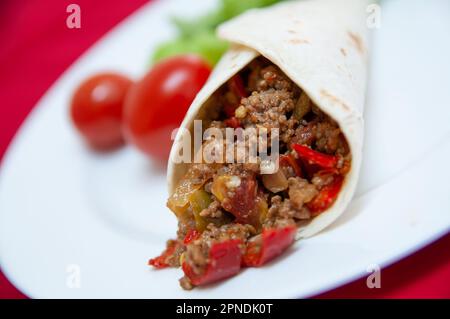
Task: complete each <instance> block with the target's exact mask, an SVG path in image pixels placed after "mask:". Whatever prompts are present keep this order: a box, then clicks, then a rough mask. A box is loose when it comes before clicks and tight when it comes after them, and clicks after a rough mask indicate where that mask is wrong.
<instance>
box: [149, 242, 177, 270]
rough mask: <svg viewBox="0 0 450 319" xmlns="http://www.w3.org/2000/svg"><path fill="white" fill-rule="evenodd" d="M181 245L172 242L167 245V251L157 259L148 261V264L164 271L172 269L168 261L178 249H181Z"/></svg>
mask: <svg viewBox="0 0 450 319" xmlns="http://www.w3.org/2000/svg"><path fill="white" fill-rule="evenodd" d="M179 245H180V244H179V243H178V241H176V240H170V241H169V242H168V244H167V247H166V249H165V250H164V251H163V253H162V254H161V255H160V256H158V257H155V258H152V259H150V260H149V261H148V264H149V265H150V266H153V267H155V268H157V269H163V268H167V267H170V265H169V263H168V259H169V258H170V257H172V256H173V254H174V253H175V251H176V249H177V248H178V247H179Z"/></svg>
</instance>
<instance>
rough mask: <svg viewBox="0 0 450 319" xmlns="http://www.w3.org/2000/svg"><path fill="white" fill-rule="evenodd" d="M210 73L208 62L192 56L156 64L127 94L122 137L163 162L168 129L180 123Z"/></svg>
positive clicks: (168, 139)
mask: <svg viewBox="0 0 450 319" xmlns="http://www.w3.org/2000/svg"><path fill="white" fill-rule="evenodd" d="M210 73H211V68H210V67H209V65H208V64H207V63H206V62H204V61H203V60H202V59H201V58H200V57H197V56H195V55H183V56H175V57H171V58H167V59H165V60H163V61H161V62H160V63H158V64H156V65H155V66H154V67H153V68H152V69H151V70H150V71H149V72H148V73H147V75H146V76H145V77H144V78H143V79H142V80H141V81H139V82H138V83H136V84H135V85H133V86H132V87H131V89H130V92H129V94H128V95H127V98H126V101H125V109H124V133H125V138H126V140H127V141H128V142H130V143H133V144H134V145H136V146H137V147H138V148H139V149H140V150H141V151H143V152H144V153H146V154H148V155H150V156H152V157H156V158H158V159H160V160H163V161H166V160H167V158H168V155H169V152H170V147H171V145H172V140H171V134H172V131H173V130H174V129H175V128H177V127H179V125H180V124H181V121H182V120H183V118H184V116H185V114H186V111H187V110H188V108H189V106H190V105H191V103H192V101H193V100H194V98H195V96H196V95H197V93H198V91H200V89H201V88H202V87H203V85H204V84H205V82H206V80H207V79H208V77H209V74H210Z"/></svg>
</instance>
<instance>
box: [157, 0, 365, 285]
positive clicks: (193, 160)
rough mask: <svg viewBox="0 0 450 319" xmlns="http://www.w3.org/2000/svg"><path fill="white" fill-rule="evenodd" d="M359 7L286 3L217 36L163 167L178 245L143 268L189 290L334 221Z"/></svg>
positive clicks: (354, 116) (355, 82) (353, 155)
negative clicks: (213, 61) (161, 271)
mask: <svg viewBox="0 0 450 319" xmlns="http://www.w3.org/2000/svg"><path fill="white" fill-rule="evenodd" d="M366 5H367V2H366V1H361V0H341V1H335V0H315V1H314V0H309V1H308V0H306V1H288V2H285V3H281V4H279V5H276V6H273V7H270V8H267V9H258V10H251V11H249V12H247V13H245V14H244V15H242V16H240V17H238V18H236V19H234V20H231V21H229V22H227V23H225V24H223V25H221V26H220V27H219V29H218V34H219V36H220V37H221V38H223V39H226V40H228V41H229V42H231V43H232V48H231V49H230V50H229V51H228V52H227V53H226V54H225V55H224V56H223V58H222V59H221V61H220V62H219V63H218V65H217V67H216V69H215V70H214V71H213V73H212V75H211V77H210V78H209V80H208V82H207V83H206V84H205V86H204V88H203V89H202V90H201V91H200V92H199V94H198V95H197V97H196V99H195V100H194V102H193V103H192V105H191V107H190V109H189V111H188V112H187V114H186V117H185V119H184V121H183V123H182V125H181V128H180V130H178V133H177V135H176V137H175V141H174V145H173V148H172V151H171V155H170V159H169V166H168V183H169V193H170V197H169V199H168V207H169V208H170V209H171V210H172V211H173V212H174V213H175V215H176V217H177V218H178V221H179V227H178V232H177V238H176V239H175V240H170V241H169V242H168V244H167V248H166V250H165V251H164V252H163V254H162V255H161V256H159V257H157V258H154V259H151V260H150V264H151V265H153V266H155V267H157V268H164V267H167V266H173V267H179V266H181V267H182V269H183V271H184V274H185V276H184V277H183V278H182V279H181V280H180V282H181V286H182V287H183V288H185V289H191V288H193V287H194V286H198V285H204V284H208V283H211V282H215V281H217V280H221V279H224V278H226V277H229V276H232V275H234V274H236V273H237V272H238V271H239V270H240V268H241V267H252V266H254V267H258V266H262V265H263V264H265V263H266V262H267V261H269V260H272V259H273V258H275V257H276V256H278V255H279V254H281V253H282V252H283V251H284V250H285V249H286V248H287V247H289V246H290V245H291V244H292V243H293V242H294V240H295V238H297V239H298V238H302V237H303V238H304V237H308V236H311V235H314V234H316V233H318V232H319V231H321V230H323V229H324V228H325V227H327V226H328V225H330V224H331V223H332V222H333V221H335V220H336V218H338V216H339V215H341V214H342V213H343V212H344V210H345V208H346V207H347V205H348V204H349V202H350V200H351V198H352V196H353V194H354V191H355V187H356V183H357V180H358V174H359V168H360V164H361V157H362V155H361V151H362V141H363V118H362V112H363V106H364V91H365V83H366V64H367V58H368V48H367V27H366V24H365V12H366Z"/></svg>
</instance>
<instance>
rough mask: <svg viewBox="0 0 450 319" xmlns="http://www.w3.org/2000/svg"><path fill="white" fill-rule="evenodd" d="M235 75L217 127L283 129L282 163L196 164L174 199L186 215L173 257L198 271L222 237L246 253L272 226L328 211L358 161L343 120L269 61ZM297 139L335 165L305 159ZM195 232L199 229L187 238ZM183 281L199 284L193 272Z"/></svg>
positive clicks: (222, 94) (215, 119)
mask: <svg viewBox="0 0 450 319" xmlns="http://www.w3.org/2000/svg"><path fill="white" fill-rule="evenodd" d="M230 81H234V82H230V83H227V84H225V85H224V86H223V87H222V88H221V89H219V90H218V92H217V95H218V98H217V103H218V107H217V109H218V110H219V111H215V112H212V113H211V114H212V115H211V120H212V121H211V124H210V127H215V128H219V129H222V130H224V129H225V128H226V127H234V128H236V127H240V128H242V129H244V130H247V129H257V130H261V129H268V130H270V129H272V128H277V129H279V133H280V144H279V146H280V147H279V149H280V166H279V170H278V171H277V172H276V173H274V174H270V175H261V174H260V166H259V163H256V164H255V163H247V162H246V163H225V164H217V163H214V164H192V165H191V167H190V168H189V169H188V172H187V174H186V177H185V179H184V180H183V181H182V182H181V183H180V185H181V186H180V187H178V188H177V190H176V191H175V194H174V195H172V197H171V198H170V199H169V202H168V206H169V207H170V208H171V209H172V210H173V211H174V212H175V213H176V214H177V217H178V219H179V229H178V233H177V237H178V238H177V241H178V243H179V244H178V245H177V249H176V250H175V253H174V256H173V257H171V258H170V260H169V261H170V266H180V264H181V263H186V264H187V265H189V266H190V268H191V269H192V271H193V272H194V273H195V274H197V275H201V274H202V272H204V271H205V269H206V267H207V265H208V263H209V262H210V258H209V251H210V249H211V246H212V245H213V244H214V243H218V242H224V241H227V240H230V238H234V239H239V240H241V241H242V253H243V254H245V253H246V245H247V243H249V241H251V240H252V238H259V237H260V234H261V232H262V231H263V230H264V229H273V228H282V227H287V226H292V225H294V226H295V225H298V224H300V223H301V222H304V221H307V220H310V219H311V218H313V217H314V216H317V215H318V214H320V213H321V211H323V210H324V209H326V208H327V207H328V206H324V205H325V204H324V200H323V198H326V196H329V194H331V193H332V192H333V190H335V189H336V187H340V185H341V184H340V183H341V182H342V180H343V177H345V174H346V173H347V172H348V170H349V167H350V164H351V154H350V151H349V147H348V144H347V142H346V140H345V138H344V136H343V134H342V132H341V130H340V128H339V126H338V125H337V123H336V122H334V121H333V120H332V119H331V118H330V117H329V116H327V115H326V114H325V113H323V112H322V111H321V110H320V109H319V108H318V107H316V106H315V105H314V103H313V102H312V101H311V100H310V99H309V97H308V96H307V95H306V94H305V92H303V91H302V90H301V89H300V88H299V87H298V86H297V85H295V84H294V83H293V82H292V81H291V80H290V79H289V78H288V77H287V76H286V75H285V74H284V73H283V72H282V71H281V70H280V69H279V68H278V67H276V66H275V65H273V64H272V63H270V62H269V61H268V60H266V59H263V58H257V59H256V60H255V61H253V62H252V63H251V64H250V65H249V66H248V67H247V68H246V69H244V70H243V71H241V72H240V73H239V74H238V75H237V76H236V77H234V78H233V79H232V80H230ZM236 87H237V89H236ZM269 137H270V136H269ZM215 142H217V141H215V140H214V138H212V139H210V140H208V141H205V142H204V143H205V144H206V143H215ZM252 142H255V141H248V143H252ZM293 145H299V147H303V148H305V147H307V150H312V151H313V152H318V153H320V154H319V155H314V156H318V157H319V158H321V159H325V160H326V161H332V163H333V167H331V168H330V167H326V168H324V167H321V166H320V165H319V164H317V163H320V162H317V163H315V162H314V161H313V160H310V159H308V160H305V158H304V156H306V155H304V154H302V153H301V152H300V151H301V150H300V151H299V150H298V149H297V148H295V146H293ZM308 156H311V155H308ZM183 196H184V197H183ZM174 198H175V199H176V200H174ZM180 198H181V199H184V201H180ZM327 200H328V202H330V203H331V204H332V201H330V200H329V199H328V198H327ZM321 201H322V202H321ZM328 202H327V203H328ZM330 203H328V204H327V205H330ZM177 205H178V206H177ZM192 230H195V231H197V232H198V234H199V235H198V237H196V238H195V240H193V241H191V242H189V244H186V243H185V242H186V236H188V234H189V232H190V231H192ZM255 236H259V237H255ZM180 284H181V286H182V287H183V288H185V289H191V288H193V284H192V282H191V281H190V280H189V278H188V277H186V276H185V277H183V278H182V279H181V280H180Z"/></svg>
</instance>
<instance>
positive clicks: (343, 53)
mask: <svg viewBox="0 0 450 319" xmlns="http://www.w3.org/2000/svg"><path fill="white" fill-rule="evenodd" d="M341 53H342V55H343V56H347V51H345V49H344V48H341Z"/></svg>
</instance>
